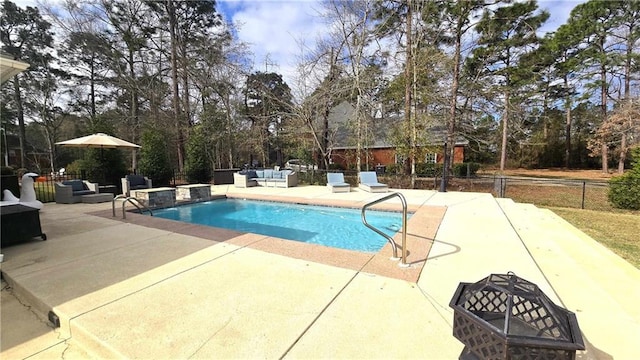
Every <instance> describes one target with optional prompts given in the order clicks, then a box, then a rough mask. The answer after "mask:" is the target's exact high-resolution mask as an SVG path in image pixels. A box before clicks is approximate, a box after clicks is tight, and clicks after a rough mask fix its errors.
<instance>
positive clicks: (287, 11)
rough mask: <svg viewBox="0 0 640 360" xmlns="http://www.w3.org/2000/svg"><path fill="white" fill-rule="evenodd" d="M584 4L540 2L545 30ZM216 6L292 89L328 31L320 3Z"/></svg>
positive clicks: (254, 0) (576, 0)
mask: <svg viewBox="0 0 640 360" xmlns="http://www.w3.org/2000/svg"><path fill="white" fill-rule="evenodd" d="M54 1H55V0H54ZM584 1H585V0H539V1H538V5H539V6H540V8H542V9H546V10H548V11H549V13H550V17H549V20H548V21H547V23H546V24H545V25H544V26H543V28H542V31H543V32H547V31H553V30H555V29H556V28H557V27H558V26H560V25H561V24H563V23H565V21H566V20H567V18H568V17H569V13H570V12H571V10H572V9H573V8H574V7H575V6H576V5H578V4H580V3H582V2H584ZM14 2H15V3H16V4H17V5H19V6H21V7H24V6H26V5H29V6H37V0H14ZM217 7H218V11H219V12H220V13H222V14H223V16H224V18H225V20H226V21H227V22H232V23H234V24H236V25H237V27H238V30H237V37H238V39H239V40H240V41H242V42H244V43H246V44H248V45H249V48H250V49H251V52H252V53H253V56H252V59H251V60H252V63H253V69H254V71H265V70H266V71H269V72H271V71H273V72H276V73H279V74H282V76H283V78H284V80H285V81H286V82H287V83H288V84H289V86H290V87H291V86H293V84H294V81H293V79H294V77H295V74H296V66H295V65H296V63H298V60H299V58H300V56H301V54H302V51H303V50H302V49H303V46H302V44H306V45H307V46H312V44H313V43H314V42H315V40H316V39H317V38H319V37H322V36H323V34H325V33H326V31H327V27H326V25H325V24H324V23H323V19H322V18H321V17H319V16H318V13H319V10H320V9H321V0H218V1H217Z"/></svg>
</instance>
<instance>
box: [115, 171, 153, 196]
mask: <svg viewBox="0 0 640 360" xmlns="http://www.w3.org/2000/svg"><path fill="white" fill-rule="evenodd" d="M121 182H122V193H123V194H124V195H126V196H131V190H142V189H151V188H152V187H153V186H152V185H153V182H152V181H151V179H149V178H148V177H146V176H142V175H135V174H130V175H127V176H125V177H123V178H122V179H121Z"/></svg>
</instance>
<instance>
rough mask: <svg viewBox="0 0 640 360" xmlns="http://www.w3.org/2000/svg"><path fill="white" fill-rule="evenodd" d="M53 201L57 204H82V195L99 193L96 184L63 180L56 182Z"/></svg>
mask: <svg viewBox="0 0 640 360" xmlns="http://www.w3.org/2000/svg"><path fill="white" fill-rule="evenodd" d="M54 185H55V190H56V194H55V199H56V203H58V204H75V203H79V202H82V196H83V195H93V194H97V193H98V192H99V188H98V183H91V182H88V181H86V180H65V181H62V182H56V183H55V184H54Z"/></svg>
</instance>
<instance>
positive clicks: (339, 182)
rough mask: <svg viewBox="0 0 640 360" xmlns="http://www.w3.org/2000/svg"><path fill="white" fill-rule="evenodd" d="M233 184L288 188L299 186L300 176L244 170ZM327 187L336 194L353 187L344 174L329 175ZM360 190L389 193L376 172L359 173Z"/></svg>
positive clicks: (271, 170)
mask: <svg viewBox="0 0 640 360" xmlns="http://www.w3.org/2000/svg"><path fill="white" fill-rule="evenodd" d="M233 184H234V186H235V187H238V188H248V187H253V186H265V187H274V188H275V187H282V188H288V187H293V186H297V185H298V174H297V172H295V171H293V170H290V169H284V170H275V169H263V170H243V171H240V172H237V173H234V174H233ZM327 187H328V188H329V190H331V192H334V193H342V192H350V191H351V185H349V184H348V183H347V182H345V181H344V174H343V173H327ZM358 188H360V189H362V190H364V191H367V192H372V193H378V192H387V191H389V187H388V186H387V185H386V184H382V183H380V182H378V178H377V175H376V173H375V172H374V171H362V172H360V173H358Z"/></svg>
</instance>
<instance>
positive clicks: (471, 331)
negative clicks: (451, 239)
mask: <svg viewBox="0 0 640 360" xmlns="http://www.w3.org/2000/svg"><path fill="white" fill-rule="evenodd" d="M449 306H451V307H452V308H453V310H454V313H453V335H454V336H455V337H456V338H457V339H458V340H460V341H461V342H462V343H463V344H464V345H465V348H464V350H463V351H462V354H460V359H523V360H525V359H526V360H528V359H537V360H542V359H554V360H556V359H557V360H560V359H575V356H576V350H584V342H583V341H582V335H581V334H580V328H579V327H578V321H577V320H576V316H575V314H574V313H572V312H571V311H568V310H566V309H564V308H562V307H559V306H558V305H556V304H554V303H553V302H552V301H551V300H550V299H549V298H548V297H547V296H546V295H545V294H544V293H543V292H542V291H540V289H539V288H538V286H537V285H535V284H533V283H530V282H529V281H527V280H524V279H522V278H519V277H517V276H516V275H515V274H513V273H508V274H506V275H504V274H492V275H490V276H488V277H486V278H484V279H482V280H480V281H478V282H477V283H474V284H471V283H460V285H458V289H457V290H456V293H455V294H454V295H453V298H452V299H451V302H450V303H449Z"/></svg>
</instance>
